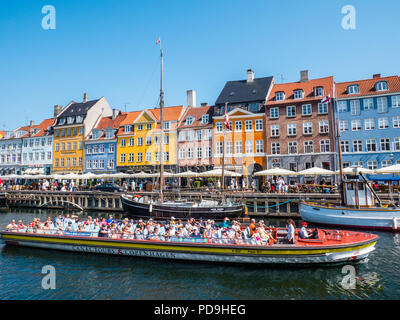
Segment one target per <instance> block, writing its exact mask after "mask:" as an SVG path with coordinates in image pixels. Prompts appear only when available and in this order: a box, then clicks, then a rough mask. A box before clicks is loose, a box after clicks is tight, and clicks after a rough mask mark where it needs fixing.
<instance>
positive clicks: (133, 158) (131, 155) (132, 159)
mask: <svg viewBox="0 0 400 320" xmlns="http://www.w3.org/2000/svg"><path fill="white" fill-rule="evenodd" d="M128 162H135V154H134V153H129V155H128Z"/></svg>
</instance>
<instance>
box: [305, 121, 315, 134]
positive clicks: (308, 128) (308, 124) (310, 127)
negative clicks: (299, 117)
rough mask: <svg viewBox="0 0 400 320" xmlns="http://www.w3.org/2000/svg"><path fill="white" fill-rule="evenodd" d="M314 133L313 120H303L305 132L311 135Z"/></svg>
mask: <svg viewBox="0 0 400 320" xmlns="http://www.w3.org/2000/svg"><path fill="white" fill-rule="evenodd" d="M312 133H313V123H312V122H303V134H304V135H309V134H312Z"/></svg>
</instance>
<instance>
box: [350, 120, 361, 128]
mask: <svg viewBox="0 0 400 320" xmlns="http://www.w3.org/2000/svg"><path fill="white" fill-rule="evenodd" d="M360 130H361V120H360V119H356V120H351V131H360Z"/></svg>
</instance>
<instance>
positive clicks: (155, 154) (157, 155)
mask: <svg viewBox="0 0 400 320" xmlns="http://www.w3.org/2000/svg"><path fill="white" fill-rule="evenodd" d="M154 161H155V162H159V161H160V153H159V152H155V153H154Z"/></svg>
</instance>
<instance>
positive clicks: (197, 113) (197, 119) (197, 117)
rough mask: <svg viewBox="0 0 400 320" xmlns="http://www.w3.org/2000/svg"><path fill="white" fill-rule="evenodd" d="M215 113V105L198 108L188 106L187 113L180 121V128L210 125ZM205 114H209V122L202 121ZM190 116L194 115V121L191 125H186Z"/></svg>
mask: <svg viewBox="0 0 400 320" xmlns="http://www.w3.org/2000/svg"><path fill="white" fill-rule="evenodd" d="M213 113H214V107H213V106H202V107H197V108H193V107H191V108H187V109H186V112H185V114H184V115H183V117H182V119H181V121H180V123H179V129H185V128H192V127H199V126H209V125H212V117H213ZM204 114H208V115H209V122H208V123H207V124H203V123H201V118H202V116H203V115H204ZM188 117H194V121H193V123H192V124H191V125H185V123H186V119H187V118H188Z"/></svg>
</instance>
